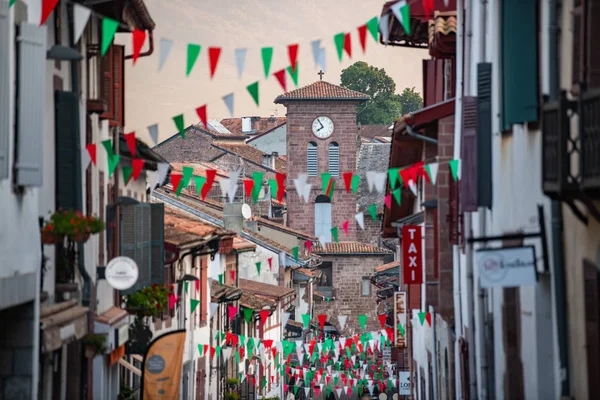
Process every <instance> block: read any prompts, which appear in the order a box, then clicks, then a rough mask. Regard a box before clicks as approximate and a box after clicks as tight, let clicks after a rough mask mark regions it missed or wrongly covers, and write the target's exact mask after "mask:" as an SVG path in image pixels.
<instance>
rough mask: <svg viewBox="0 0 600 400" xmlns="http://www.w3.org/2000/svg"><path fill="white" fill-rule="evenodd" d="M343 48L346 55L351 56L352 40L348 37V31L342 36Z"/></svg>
mask: <svg viewBox="0 0 600 400" xmlns="http://www.w3.org/2000/svg"><path fill="white" fill-rule="evenodd" d="M344 50H346V54H348V57H350V58H352V42H351V39H350V33H346V35H345V36H344Z"/></svg>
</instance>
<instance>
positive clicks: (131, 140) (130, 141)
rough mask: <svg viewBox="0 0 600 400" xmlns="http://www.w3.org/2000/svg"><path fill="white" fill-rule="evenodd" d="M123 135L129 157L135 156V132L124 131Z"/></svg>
mask: <svg viewBox="0 0 600 400" xmlns="http://www.w3.org/2000/svg"><path fill="white" fill-rule="evenodd" d="M123 136H125V141H126V142H127V147H128V148H129V152H130V153H131V157H135V148H136V140H135V132H131V133H126V134H124V135H123Z"/></svg>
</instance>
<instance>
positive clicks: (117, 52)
mask: <svg viewBox="0 0 600 400" xmlns="http://www.w3.org/2000/svg"><path fill="white" fill-rule="evenodd" d="M124 54H125V47H124V46H117V45H115V44H113V45H111V46H110V48H109V49H108V51H107V52H106V54H105V55H104V57H102V61H101V68H102V74H101V76H102V87H101V91H102V100H103V101H104V102H105V103H106V104H107V105H108V108H107V111H106V112H105V113H103V114H101V115H100V118H102V119H108V120H109V125H110V126H125V114H124V103H125V57H124Z"/></svg>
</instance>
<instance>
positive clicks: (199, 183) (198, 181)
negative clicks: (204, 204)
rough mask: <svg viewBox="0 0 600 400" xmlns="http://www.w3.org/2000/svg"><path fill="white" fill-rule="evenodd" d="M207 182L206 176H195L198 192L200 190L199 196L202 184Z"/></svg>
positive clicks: (200, 191)
mask: <svg viewBox="0 0 600 400" xmlns="http://www.w3.org/2000/svg"><path fill="white" fill-rule="evenodd" d="M205 183H206V177H204V176H194V186H196V192H198V196H201V195H202V194H201V193H202V186H204V184H205Z"/></svg>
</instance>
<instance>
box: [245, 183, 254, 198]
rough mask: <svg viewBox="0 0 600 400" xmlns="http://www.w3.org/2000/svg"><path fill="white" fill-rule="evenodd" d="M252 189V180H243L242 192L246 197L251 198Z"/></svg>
mask: <svg viewBox="0 0 600 400" xmlns="http://www.w3.org/2000/svg"><path fill="white" fill-rule="evenodd" d="M253 188H254V181H253V180H252V179H244V191H245V192H246V196H247V197H250V196H252V189H253Z"/></svg>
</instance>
